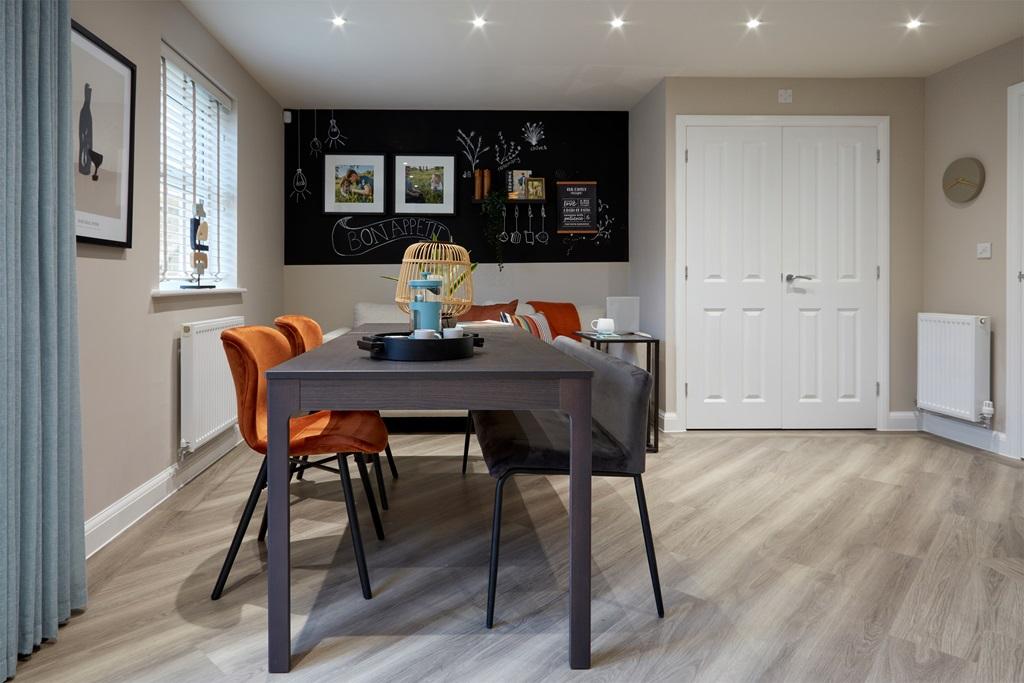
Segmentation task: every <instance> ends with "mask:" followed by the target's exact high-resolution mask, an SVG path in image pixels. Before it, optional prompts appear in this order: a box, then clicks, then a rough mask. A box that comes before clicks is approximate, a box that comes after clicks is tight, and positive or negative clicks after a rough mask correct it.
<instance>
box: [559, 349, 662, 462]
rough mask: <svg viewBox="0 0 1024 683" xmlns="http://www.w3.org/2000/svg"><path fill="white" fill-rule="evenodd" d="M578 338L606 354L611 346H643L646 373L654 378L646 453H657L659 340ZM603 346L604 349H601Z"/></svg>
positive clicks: (659, 374) (659, 380)
mask: <svg viewBox="0 0 1024 683" xmlns="http://www.w3.org/2000/svg"><path fill="white" fill-rule="evenodd" d="M579 335H580V337H582V338H583V339H586V340H587V341H588V342H590V347H591V348H593V349H597V350H598V351H604V352H606V353H607V351H608V347H609V346H610V345H612V344H643V345H644V350H645V351H646V353H647V371H648V372H650V373H651V375H653V376H654V391H653V392H651V408H650V410H648V411H647V452H648V453H657V452H658V411H659V409H660V408H661V403H660V401H661V400H660V398H659V397H658V394H659V391H660V390H661V340H660V339H657V338H655V337H647V336H644V335H642V334H620V335H616V336H614V337H606V336H604V335H600V334H596V333H594V332H579ZM602 345H604V348H602Z"/></svg>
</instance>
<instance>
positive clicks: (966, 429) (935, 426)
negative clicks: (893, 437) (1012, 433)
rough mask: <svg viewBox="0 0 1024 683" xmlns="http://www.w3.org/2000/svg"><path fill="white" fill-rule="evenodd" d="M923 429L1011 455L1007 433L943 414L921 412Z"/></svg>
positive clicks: (963, 442) (959, 441)
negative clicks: (1007, 442)
mask: <svg viewBox="0 0 1024 683" xmlns="http://www.w3.org/2000/svg"><path fill="white" fill-rule="evenodd" d="M921 431H923V432H928V433H929V434H934V435H935V436H941V437H942V438H944V439H949V440H950V441H956V442H957V443H962V444H964V445H965V446H973V447H974V448H980V449H981V450H983V451H989V452H990V453H996V454H998V455H1006V456H1009V449H1008V448H1007V444H1006V434H1005V433H1003V432H997V431H995V430H992V429H985V428H984V427H982V426H981V425H976V424H973V423H971V422H964V421H962V420H956V419H954V418H950V417H943V416H941V415H932V414H931V413H921Z"/></svg>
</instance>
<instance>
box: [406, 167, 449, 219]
mask: <svg viewBox="0 0 1024 683" xmlns="http://www.w3.org/2000/svg"><path fill="white" fill-rule="evenodd" d="M394 171H395V174H394V178H395V180H394V183H395V213H396V214H411V213H412V214H420V215H431V216H454V215H455V187H456V183H455V156H454V155H451V154H397V155H395V167H394Z"/></svg>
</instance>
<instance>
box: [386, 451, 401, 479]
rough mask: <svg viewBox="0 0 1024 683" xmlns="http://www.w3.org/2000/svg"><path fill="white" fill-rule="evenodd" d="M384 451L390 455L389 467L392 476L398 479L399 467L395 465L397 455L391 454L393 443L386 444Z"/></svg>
mask: <svg viewBox="0 0 1024 683" xmlns="http://www.w3.org/2000/svg"><path fill="white" fill-rule="evenodd" d="M384 453H386V454H387V456H388V467H390V468H391V478H392V479H398V467H397V466H396V465H395V456H393V455H391V444H387V445H386V446H384Z"/></svg>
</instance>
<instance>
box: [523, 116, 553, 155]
mask: <svg viewBox="0 0 1024 683" xmlns="http://www.w3.org/2000/svg"><path fill="white" fill-rule="evenodd" d="M543 139H544V124H543V123H541V122H540V121H538V122H537V123H530V122H529V121H527V122H526V124H525V125H524V126H523V140H525V141H526V143H527V144H528V145H530V151H531V152H542V151H544V150H546V149H547V148H548V146H547V145H542V144H540V143H541V140H543Z"/></svg>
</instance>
